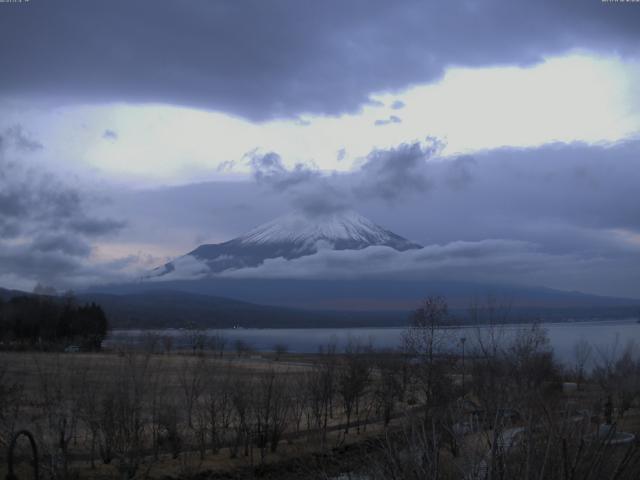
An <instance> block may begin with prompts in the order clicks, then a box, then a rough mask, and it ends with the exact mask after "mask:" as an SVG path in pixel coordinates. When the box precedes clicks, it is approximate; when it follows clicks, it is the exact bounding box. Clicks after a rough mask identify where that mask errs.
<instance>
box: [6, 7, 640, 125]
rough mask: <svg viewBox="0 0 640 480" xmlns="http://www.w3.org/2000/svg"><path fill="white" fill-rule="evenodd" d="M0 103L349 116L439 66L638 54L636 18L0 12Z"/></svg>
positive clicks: (437, 73) (417, 10) (467, 11)
mask: <svg viewBox="0 0 640 480" xmlns="http://www.w3.org/2000/svg"><path fill="white" fill-rule="evenodd" d="M0 7H1V8H2V10H1V11H0V58H2V60H3V74H2V75H1V76H0V91H2V92H3V94H5V95H10V96H16V97H18V96H19V97H23V98H24V97H27V98H29V97H38V96H39V97H47V98H56V99H59V100H60V101H76V102H82V101H92V102H94V101H113V100H117V101H133V102H164V103H173V104H183V105H191V106H196V107H199V108H207V109H214V110H222V111H226V112H229V113H232V114H237V115H241V116H243V117H246V118H249V119H252V120H265V119H269V118H273V117H290V118H296V117H297V116H298V115H300V114H302V113H323V114H340V113H343V112H349V111H354V110H357V109H358V108H359V107H360V106H362V105H363V104H366V103H367V102H368V101H369V96H370V94H371V93H372V92H377V91H393V90H398V89H402V88H405V87H407V86H410V85H415V84H418V83H425V82H432V81H434V80H437V79H438V78H439V77H441V76H442V74H443V72H444V70H445V68H446V67H448V66H452V65H456V66H468V67H478V66H488V65H506V64H516V65H528V64H532V63H534V62H538V61H540V60H542V59H543V58H544V57H545V56H551V55H555V54H561V53H565V52H568V51H571V50H575V49H579V50H582V51H584V50H592V51H596V52H602V53H617V54H622V55H637V52H638V51H639V49H638V47H639V43H638V41H639V38H640V29H638V28H637V26H638V24H639V23H640V9H638V8H637V5H634V4H633V3H627V4H612V3H606V2H601V1H600V0H584V1H583V0H567V1H557V0H545V1H520V0H518V1H511V2H504V1H502V0H485V1H481V2H480V1H473V0H471V1H465V2H435V1H434V2H424V1H421V0H420V1H418V0H409V1H406V2H389V1H387V0H374V1H372V0H354V1H349V2H344V1H342V0H327V1H323V2H300V1H297V0H275V1H270V2H265V1H263V0H253V1H244V2H238V1H236V0H220V1H215V2H211V1H208V0H192V1H189V2H175V1H169V0H138V1H135V2H131V1H129V0H111V1H109V2H99V1H86V0H57V1H55V2H54V1H32V2H23V3H22V4H19V5H14V4H5V5H0Z"/></svg>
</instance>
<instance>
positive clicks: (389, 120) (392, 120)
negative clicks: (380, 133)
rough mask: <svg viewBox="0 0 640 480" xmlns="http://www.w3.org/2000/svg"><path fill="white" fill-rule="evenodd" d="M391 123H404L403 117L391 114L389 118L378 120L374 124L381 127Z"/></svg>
mask: <svg viewBox="0 0 640 480" xmlns="http://www.w3.org/2000/svg"><path fill="white" fill-rule="evenodd" d="M391 123H402V119H401V118H400V117H397V116H395V115H390V116H389V118H384V119H380V120H376V121H375V122H373V124H374V125H375V126H376V127H381V126H383V125H389V124H391Z"/></svg>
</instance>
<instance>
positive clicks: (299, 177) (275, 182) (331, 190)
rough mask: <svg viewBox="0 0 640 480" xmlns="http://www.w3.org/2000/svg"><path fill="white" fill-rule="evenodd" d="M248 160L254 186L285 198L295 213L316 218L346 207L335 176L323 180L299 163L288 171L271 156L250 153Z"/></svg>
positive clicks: (313, 171) (322, 177)
mask: <svg viewBox="0 0 640 480" xmlns="http://www.w3.org/2000/svg"><path fill="white" fill-rule="evenodd" d="M248 158H249V166H250V167H251V169H252V171H253V177H254V179H255V180H256V182H257V183H258V184H259V185H263V186H267V187H268V188H269V189H271V190H272V191H273V192H275V193H277V194H280V195H285V196H286V198H287V199H288V201H289V202H290V203H291V205H292V206H293V208H295V209H298V210H302V211H304V212H306V213H307V214H308V215H311V216H316V215H321V214H326V213H330V212H336V211H340V210H343V209H345V208H347V207H348V199H347V192H345V191H344V188H343V187H342V185H338V184H337V183H339V182H338V181H337V180H336V179H337V177H336V176H335V175H331V176H324V175H322V173H321V172H320V171H319V170H318V169H317V168H316V167H315V166H309V165H304V164H301V163H297V164H295V165H294V166H293V168H291V169H289V168H287V167H286V166H285V165H284V163H283V162H282V159H281V157H280V155H278V154H277V153H273V152H270V153H267V154H257V153H252V154H250V155H249V156H248Z"/></svg>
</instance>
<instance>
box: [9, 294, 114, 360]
mask: <svg viewBox="0 0 640 480" xmlns="http://www.w3.org/2000/svg"><path fill="white" fill-rule="evenodd" d="M108 328H109V324H108V321H107V317H106V315H105V314H104V311H103V310H102V308H101V307H100V306H99V305H97V304H95V303H88V304H85V305H79V304H78V303H77V302H76V300H75V299H74V298H73V297H72V296H66V297H64V298H62V299H60V298H56V297H51V296H41V295H24V296H16V297H13V298H11V299H9V300H3V299H2V298H1V297H0V341H1V342H2V344H3V345H4V346H5V347H6V346H9V347H11V346H13V347H20V346H23V347H35V346H38V347H41V348H43V349H56V348H61V347H65V346H69V345H76V346H78V347H79V348H80V349H82V350H99V349H100V346H101V344H102V341H103V340H104V338H105V336H106V335H107V330H108Z"/></svg>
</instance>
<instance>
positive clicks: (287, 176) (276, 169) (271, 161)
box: [248, 152, 320, 190]
mask: <svg viewBox="0 0 640 480" xmlns="http://www.w3.org/2000/svg"><path fill="white" fill-rule="evenodd" d="M248 162H249V166H250V167H251V170H252V171H253V177H254V178H255V180H256V181H257V182H258V183H262V184H266V185H269V186H271V187H273V188H274V189H276V190H287V189H289V188H291V187H295V186H297V185H300V184H303V183H309V182H310V181H313V180H315V179H317V178H319V177H320V172H319V171H318V170H317V169H315V168H312V167H309V166H307V165H304V164H302V163H296V164H295V165H294V167H293V168H292V169H287V168H286V167H285V165H284V164H283V163H282V158H281V157H280V155H278V154H277V153H274V152H269V153H266V154H258V153H251V154H249V156H248Z"/></svg>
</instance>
